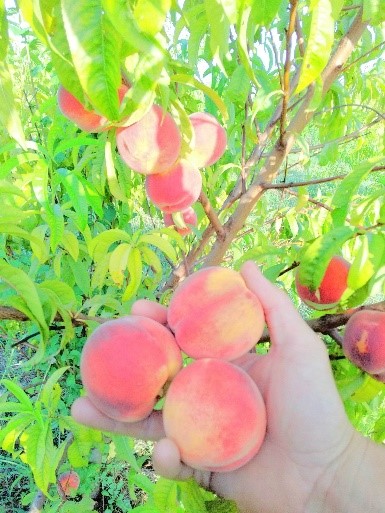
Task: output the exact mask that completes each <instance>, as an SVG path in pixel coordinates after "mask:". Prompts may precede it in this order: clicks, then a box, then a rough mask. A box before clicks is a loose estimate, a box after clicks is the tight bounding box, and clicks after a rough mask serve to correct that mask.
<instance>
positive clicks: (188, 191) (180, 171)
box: [146, 160, 202, 214]
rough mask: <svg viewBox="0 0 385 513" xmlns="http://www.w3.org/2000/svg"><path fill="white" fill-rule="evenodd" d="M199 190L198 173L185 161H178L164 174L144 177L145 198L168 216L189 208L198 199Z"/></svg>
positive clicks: (195, 168)
mask: <svg viewBox="0 0 385 513" xmlns="http://www.w3.org/2000/svg"><path fill="white" fill-rule="evenodd" d="M201 190H202V176H201V174H200V171H199V169H198V168H197V167H195V166H193V165H192V164H190V163H189V162H187V161H186V160H180V161H179V162H177V164H176V165H175V166H174V167H172V168H171V169H168V170H167V171H166V172H165V173H160V174H156V175H148V176H146V192H147V196H148V197H149V199H150V200H151V201H152V202H153V203H154V205H156V206H157V207H158V208H159V209H160V210H162V211H163V212H166V213H168V214H170V213H172V212H178V211H179V210H185V209H186V208H188V207H190V206H191V205H192V204H193V203H195V202H196V200H197V199H198V198H199V195H200V193H201Z"/></svg>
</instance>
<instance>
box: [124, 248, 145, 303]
mask: <svg viewBox="0 0 385 513" xmlns="http://www.w3.org/2000/svg"><path fill="white" fill-rule="evenodd" d="M127 268H128V272H129V274H130V282H129V284H128V285H127V288H126V290H125V291H124V294H123V296H122V300H123V301H128V300H129V299H131V298H132V297H133V296H135V294H136V293H137V291H138V289H139V287H140V283H141V281H142V270H143V264H142V256H141V254H140V251H139V249H138V248H132V250H131V251H130V254H129V255H128V262H127Z"/></svg>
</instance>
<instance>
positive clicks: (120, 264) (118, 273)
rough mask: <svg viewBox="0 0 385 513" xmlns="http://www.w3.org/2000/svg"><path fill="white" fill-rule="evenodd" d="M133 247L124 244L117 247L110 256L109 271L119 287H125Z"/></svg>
mask: <svg viewBox="0 0 385 513" xmlns="http://www.w3.org/2000/svg"><path fill="white" fill-rule="evenodd" d="M131 249H132V248H131V245H130V244H127V243H126V242H123V243H122V244H119V246H116V248H115V249H114V250H113V252H112V253H111V256H110V263H109V266H108V268H109V271H110V275H111V278H112V280H113V282H114V283H116V284H117V285H118V286H122V285H123V281H124V271H125V270H126V269H127V262H128V257H129V254H130V251H131Z"/></svg>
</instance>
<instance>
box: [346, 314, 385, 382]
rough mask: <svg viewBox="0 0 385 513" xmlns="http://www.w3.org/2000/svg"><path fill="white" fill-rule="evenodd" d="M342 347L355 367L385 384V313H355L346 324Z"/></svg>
mask: <svg viewBox="0 0 385 513" xmlns="http://www.w3.org/2000/svg"><path fill="white" fill-rule="evenodd" d="M342 347H343V350H344V353H345V355H346V357H347V358H348V359H349V360H350V361H351V362H352V363H354V365H356V366H357V367H359V368H360V369H362V370H363V371H365V372H367V373H369V374H371V375H372V376H373V377H374V378H376V379H378V380H379V381H383V382H385V312H379V311H376V310H366V309H365V310H359V311H357V312H355V313H354V314H353V315H352V316H351V317H350V319H349V320H348V322H347V323H346V327H345V333H344V337H343V342H342Z"/></svg>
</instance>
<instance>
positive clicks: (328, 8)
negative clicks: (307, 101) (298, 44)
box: [295, 0, 334, 94]
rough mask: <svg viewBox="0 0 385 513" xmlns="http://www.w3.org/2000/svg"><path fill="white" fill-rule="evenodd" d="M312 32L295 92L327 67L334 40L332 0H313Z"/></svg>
mask: <svg viewBox="0 0 385 513" xmlns="http://www.w3.org/2000/svg"><path fill="white" fill-rule="evenodd" d="M310 11H311V13H312V16H311V23H310V33H309V37H308V39H307V44H306V50H305V55H304V58H303V62H302V66H301V74H300V77H299V82H298V86H297V89H296V91H295V94H298V93H300V92H301V91H303V89H305V88H306V87H307V86H308V85H310V84H311V83H312V82H314V81H315V80H316V79H317V78H318V77H319V76H320V75H321V73H322V71H323V69H324V68H325V66H326V64H327V62H328V60H329V56H330V53H331V50H332V46H333V41H334V18H333V16H332V5H331V0H311V2H310Z"/></svg>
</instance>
